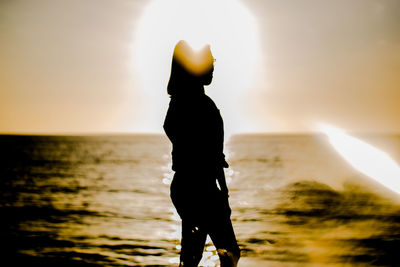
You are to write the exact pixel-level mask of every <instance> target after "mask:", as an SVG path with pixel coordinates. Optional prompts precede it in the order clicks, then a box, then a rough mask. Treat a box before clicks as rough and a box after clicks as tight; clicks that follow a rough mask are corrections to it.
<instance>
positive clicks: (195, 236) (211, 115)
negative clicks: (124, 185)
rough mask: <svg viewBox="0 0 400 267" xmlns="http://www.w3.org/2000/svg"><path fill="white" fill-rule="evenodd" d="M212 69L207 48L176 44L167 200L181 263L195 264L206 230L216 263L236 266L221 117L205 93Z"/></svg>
mask: <svg viewBox="0 0 400 267" xmlns="http://www.w3.org/2000/svg"><path fill="white" fill-rule="evenodd" d="M213 71H214V58H213V56H212V54H211V50H210V47H209V46H205V47H204V48H203V49H201V50H199V51H194V50H193V49H192V48H191V47H190V46H189V45H188V44H187V43H186V42H185V41H180V42H179V43H178V44H177V45H176V46H175V49H174V55H173V58H172V66H171V76H170V80H169V83H168V94H169V95H170V96H171V101H170V104H169V108H168V112H167V115H166V118H165V122H164V130H165V132H166V134H167V136H168V138H169V139H170V140H171V142H172V169H173V170H174V171H175V175H174V178H173V181H172V184H171V199H172V202H173V204H174V206H175V208H176V210H177V212H178V214H179V216H180V217H181V219H182V241H181V245H182V246H181V247H182V249H181V256H180V262H181V263H180V266H197V265H198V263H199V261H200V260H201V257H202V254H203V250H204V245H205V242H206V237H207V234H208V235H210V237H211V239H212V241H213V243H214V245H215V247H216V248H217V252H218V255H219V257H220V261H221V266H236V264H237V261H238V259H239V256H240V250H239V247H238V245H237V242H236V237H235V234H234V231H233V228H232V223H231V220H230V215H231V209H230V207H229V202H228V188H227V185H226V182H225V175H224V170H223V168H227V167H228V163H227V162H226V161H225V155H224V154H223V142H224V130H223V121H222V118H221V115H220V113H219V110H218V109H217V107H216V106H215V104H214V102H213V101H212V100H211V98H209V97H208V96H207V95H206V94H205V93H204V85H209V84H210V83H211V81H212V78H213ZM217 181H218V184H219V187H220V189H219V188H218V186H217Z"/></svg>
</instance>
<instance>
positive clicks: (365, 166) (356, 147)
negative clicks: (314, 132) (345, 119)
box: [320, 125, 400, 194]
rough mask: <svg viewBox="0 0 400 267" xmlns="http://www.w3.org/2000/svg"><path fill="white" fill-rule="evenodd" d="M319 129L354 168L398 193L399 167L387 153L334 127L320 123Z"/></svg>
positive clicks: (399, 187)
mask: <svg viewBox="0 0 400 267" xmlns="http://www.w3.org/2000/svg"><path fill="white" fill-rule="evenodd" d="M320 129H321V131H322V132H324V133H325V134H326V135H327V136H328V138H329V142H330V143H331V144H332V146H333V147H334V148H335V149H336V150H337V151H338V152H339V154H340V155H341V156H342V157H343V158H344V159H346V160H347V161H348V162H349V163H350V164H351V165H352V166H353V167H354V168H356V169H357V170H358V171H360V172H361V173H363V174H365V175H367V176H369V177H371V178H373V179H374V180H376V181H377V182H379V183H381V184H382V185H384V186H386V187H387V188H389V189H391V190H393V191H395V192H396V193H399V194H400V167H399V165H398V164H397V163H396V162H395V161H394V160H393V159H392V158H390V157H389V155H387V154H386V153H385V152H383V151H381V150H379V149H377V148H375V147H373V146H371V145H370V144H367V143H365V142H363V141H361V140H359V139H357V138H355V137H352V136H350V135H347V134H346V133H344V132H343V131H341V130H339V129H337V128H335V127H332V126H328V125H321V126H320Z"/></svg>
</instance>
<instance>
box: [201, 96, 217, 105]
mask: <svg viewBox="0 0 400 267" xmlns="http://www.w3.org/2000/svg"><path fill="white" fill-rule="evenodd" d="M203 99H204V101H205V102H206V103H207V104H209V105H213V106H215V103H214V100H212V99H211V97H209V96H208V95H206V94H204V96H203Z"/></svg>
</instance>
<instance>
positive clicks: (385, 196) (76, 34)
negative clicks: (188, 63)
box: [0, 0, 400, 266]
mask: <svg viewBox="0 0 400 267" xmlns="http://www.w3.org/2000/svg"><path fill="white" fill-rule="evenodd" d="M399 26H400V3H399V2H398V1H395V0H387V1H379V0H353V1H350V2H349V1H344V0H343V1H342V0H338V1H334V2H326V1H323V2H321V1H317V0H303V1H298V2H293V1H274V0H268V1H265V0H263V1H261V0H230V1H228V0H219V1H216V0H214V1H211V0H202V1H196V0H188V1H179V0H116V1H112V2H110V1H105V0H96V1H94V0H84V1H75V0H72V1H67V0H37V1H28V0H21V1H0V57H1V58H2V60H1V61H0V133H1V135H0V147H1V148H2V149H1V150H0V157H1V162H0V184H1V186H0V212H1V217H2V220H0V227H1V228H0V237H1V240H2V242H1V248H0V255H1V259H2V264H1V265H2V266H15V265H17V264H22V265H27V264H29V265H31V266H32V265H33V266H54V265H59V266H71V265H73V266H170V265H177V262H178V257H179V250H180V247H179V244H180V220H179V217H178V216H177V214H176V213H175V211H174V208H173V206H172V203H171V201H170V199H169V184H170V182H171V179H172V176H173V172H172V171H171V166H170V162H171V159H170V150H171V147H170V143H169V141H168V140H167V138H166V137H165V136H164V135H163V132H162V122H163V120H164V116H165V113H166V109H167V107H168V102H169V98H168V95H167V94H166V84H167V82H168V78H169V71H170V64H171V58H172V51H173V47H174V45H175V44H176V43H177V42H178V41H179V40H181V39H185V40H187V41H188V42H189V43H190V44H191V45H192V46H193V47H194V48H196V47H199V46H201V45H203V44H204V43H209V44H210V45H211V49H212V52H213V55H214V57H215V58H216V59H217V61H216V63H215V72H214V81H213V83H212V84H211V85H210V86H208V87H206V93H207V94H208V95H209V96H211V98H212V99H213V100H214V101H215V102H216V104H217V106H218V107H219V108H220V110H221V114H222V116H223V118H224V123H225V130H226V138H225V140H226V146H225V154H226V155H227V158H228V162H229V164H230V168H229V169H227V170H226V176H227V179H228V182H229V188H230V191H231V192H230V203H231V206H232V211H233V212H232V221H233V225H234V228H235V231H236V234H237V238H238V241H239V245H240V247H241V249H242V258H241V260H240V263H241V265H242V266H398V265H400V258H399V256H398V255H397V254H398V253H396V251H397V250H396V248H398V247H399V245H400V244H399V242H400V231H399V228H400V224H399V223H400V218H399V214H400V213H399V210H400V206H399V195H398V193H397V192H399V189H400V187H399V182H398V179H397V178H396V177H399V176H398V174H399V173H400V171H399V169H400V168H399V166H398V162H400V135H399V133H400V128H399V127H400V126H399V125H400V121H399V118H400V116H399V115H400V108H399V105H398V104H397V101H396V100H397V99H399V97H400V90H399V89H400V88H399V84H400V80H399V79H400V78H399V77H400V75H398V74H399V73H400V38H399V37H400V27H399ZM322 123H324V124H330V125H333V126H336V127H339V128H341V129H343V130H344V132H343V135H335V134H332V132H329V131H325V133H326V135H325V134H324V133H322V132H321V131H320V129H321V128H319V125H321V124H322ZM333 133H334V132H333ZM347 133H349V134H350V135H351V136H352V137H351V136H349V135H347ZM343 147H345V148H348V149H343ZM338 152H339V153H338ZM364 156H366V157H364ZM358 159H361V164H354V162H357V160H358ZM371 166H373V167H374V170H373V172H369V171H368V170H369V169H370V168H368V167H371ZM388 166H390V168H389V167H388ZM392 167H393V168H392ZM193 171H196V166H194V168H193ZM371 173H373V174H371ZM396 175H397V176H396ZM387 177H389V178H388V179H389V180H387V179H386V178H387ZM385 179H386V180H385ZM399 179H400V178H399ZM388 182H389V183H388ZM205 197H207V196H205ZM210 219H212V218H210ZM218 264H219V262H218V257H217V255H216V252H215V247H214V246H213V245H212V243H211V242H210V241H208V243H207V246H206V248H205V253H204V257H203V260H202V262H201V265H202V266H217V265H218Z"/></svg>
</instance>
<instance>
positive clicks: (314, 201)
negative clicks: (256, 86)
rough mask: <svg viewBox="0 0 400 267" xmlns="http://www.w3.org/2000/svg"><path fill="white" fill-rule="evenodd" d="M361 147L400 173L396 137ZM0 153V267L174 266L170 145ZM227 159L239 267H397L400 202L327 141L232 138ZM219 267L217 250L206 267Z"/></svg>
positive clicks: (47, 140)
mask: <svg viewBox="0 0 400 267" xmlns="http://www.w3.org/2000/svg"><path fill="white" fill-rule="evenodd" d="M362 138H364V140H365V141H368V142H370V143H371V144H374V145H376V146H377V147H379V148H381V149H383V150H385V151H387V152H388V153H389V154H390V155H391V156H392V157H393V158H394V159H395V160H396V161H397V162H400V136H395V135H386V136H383V135H381V136H362ZM0 147H1V150H0V155H1V158H0V159H1V161H0V216H1V220H0V240H1V242H0V244H1V248H0V256H1V258H0V265H1V266H19V265H20V266H59V267H60V266H177V262H178V258H179V249H180V246H179V243H180V220H179V217H178V216H177V214H176V213H175V211H174V208H173V206H172V203H171V201H170V199H169V184H170V182H171V179H172V175H173V172H172V171H171V169H170V166H171V165H170V160H171V159H170V149H171V147H170V144H169V141H168V140H167V139H166V138H165V137H164V136H162V135H126V136H82V137H80V136H7V135H3V136H0ZM225 150H226V154H227V158H228V162H229V163H230V168H229V169H227V170H226V176H227V180H228V182H229V188H230V203H231V208H232V221H233V225H234V228H235V231H236V235H237V239H238V242H239V245H240V247H241V249H242V258H241V259H240V261H239V266H400V254H399V253H398V251H399V248H400V197H399V196H398V195H396V194H395V193H393V192H391V191H390V190H388V189H386V188H384V187H383V186H381V185H379V184H378V183H376V182H374V181H372V180H371V179H369V178H368V177H365V176H363V175H362V174H360V173H358V172H357V171H356V170H354V169H353V168H352V167H350V166H349V165H348V164H347V163H346V162H345V161H344V160H343V159H342V158H341V157H340V156H339V155H338V154H337V153H336V152H335V151H334V150H333V149H332V147H330V145H329V144H328V142H327V139H326V138H325V137H323V136H318V135H241V136H233V137H232V138H230V139H229V140H228V142H227V143H226V149H225ZM371 164H373V163H371ZM200 167H201V166H193V171H196V168H200ZM399 179H400V177H399ZM204 197H207V196H204ZM212 219H213V218H210V220H212ZM218 264H219V263H218V257H217V255H216V252H215V247H213V245H212V243H211V242H210V241H209V242H208V243H207V245H206V248H205V252H204V256H203V260H202V262H201V265H202V266H218Z"/></svg>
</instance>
